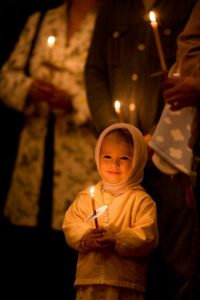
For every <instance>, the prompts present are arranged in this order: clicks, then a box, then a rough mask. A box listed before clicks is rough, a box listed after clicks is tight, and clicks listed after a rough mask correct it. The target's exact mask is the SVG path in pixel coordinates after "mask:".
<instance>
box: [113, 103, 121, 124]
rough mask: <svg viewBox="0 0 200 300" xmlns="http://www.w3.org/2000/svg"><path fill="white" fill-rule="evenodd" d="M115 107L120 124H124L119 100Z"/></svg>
mask: <svg viewBox="0 0 200 300" xmlns="http://www.w3.org/2000/svg"><path fill="white" fill-rule="evenodd" d="M114 107H115V112H116V114H117V115H118V117H119V120H120V122H123V119H122V115H121V103H120V101H119V100H116V101H115V103H114Z"/></svg>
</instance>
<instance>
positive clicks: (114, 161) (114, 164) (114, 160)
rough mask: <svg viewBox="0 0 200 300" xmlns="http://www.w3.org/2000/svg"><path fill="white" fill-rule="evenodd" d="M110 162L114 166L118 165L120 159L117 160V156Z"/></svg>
mask: <svg viewBox="0 0 200 300" xmlns="http://www.w3.org/2000/svg"><path fill="white" fill-rule="evenodd" d="M112 164H113V166H115V167H119V165H120V160H119V158H114V159H113V160H112Z"/></svg>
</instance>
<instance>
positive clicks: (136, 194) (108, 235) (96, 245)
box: [63, 123, 158, 300]
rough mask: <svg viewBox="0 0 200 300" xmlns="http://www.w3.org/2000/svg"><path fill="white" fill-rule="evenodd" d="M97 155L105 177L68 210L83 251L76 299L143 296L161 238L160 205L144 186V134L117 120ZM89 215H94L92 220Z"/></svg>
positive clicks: (72, 237) (74, 241) (68, 228)
mask: <svg viewBox="0 0 200 300" xmlns="http://www.w3.org/2000/svg"><path fill="white" fill-rule="evenodd" d="M95 160H96V165H97V169H98V172H99V175H100V177H101V179H102V181H100V182H99V183H98V184H96V185H95V186H94V189H95V191H94V195H93V198H94V201H95V209H96V212H97V215H98V212H99V211H100V210H98V209H99V208H100V207H102V206H105V205H107V209H106V211H105V212H104V213H102V214H100V215H98V218H97V221H98V222H96V227H97V228H95V220H94V218H92V219H90V218H87V217H88V216H90V215H91V214H92V213H93V206H92V199H91V195H90V192H91V189H90V188H87V189H85V190H84V191H82V192H80V193H79V194H78V196H77V198H76V199H75V201H74V202H73V203H72V204H71V206H70V207H69V208H68V210H67V211H66V214H65V218H64V222H63V231H64V234H65V237H66V241H67V243H68V244H69V245H70V246H71V247H72V248H74V249H76V250H77V251H78V252H79V258H78V262H77V270H76V280H75V287H76V289H77V296H76V299H77V300H81V299H82V300H86V299H87V300H100V299H101V300H103V299H105V300H124V299H131V300H136V299H137V300H143V299H144V298H143V295H144V292H145V284H146V274H147V268H148V258H149V255H150V253H151V252H152V251H153V249H154V248H155V247H156V245H157V243H158V230H157V218H156V205H155V203H154V201H153V200H152V199H151V197H150V196H149V195H148V194H147V193H146V192H145V191H144V189H143V188H142V187H141V186H140V182H141V180H142V178H143V169H144V166H145V164H146V160H147V149H146V145H145V142H144V138H143V135H142V134H141V132H140V131H139V130H138V129H137V128H136V127H134V126H132V125H130V124H126V123H119V124H114V125H111V126H109V127H108V128H106V129H105V130H104V131H103V132H102V133H101V135H100V137H99V139H98V141H97V145H96V149H95ZM88 219H89V220H88Z"/></svg>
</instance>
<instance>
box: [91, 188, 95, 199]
mask: <svg viewBox="0 0 200 300" xmlns="http://www.w3.org/2000/svg"><path fill="white" fill-rule="evenodd" d="M94 192H95V188H94V186H92V187H91V188H90V195H91V197H94Z"/></svg>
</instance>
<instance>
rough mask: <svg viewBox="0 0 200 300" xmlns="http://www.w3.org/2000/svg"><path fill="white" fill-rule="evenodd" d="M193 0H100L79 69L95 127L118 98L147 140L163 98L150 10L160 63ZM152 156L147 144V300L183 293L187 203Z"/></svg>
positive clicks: (110, 117)
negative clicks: (152, 226)
mask: <svg viewBox="0 0 200 300" xmlns="http://www.w3.org/2000/svg"><path fill="white" fill-rule="evenodd" d="M194 3H195V1H189V2H188V1H173V0H170V1H168V0H161V1H133V0H110V1H105V2H104V5H103V7H102V9H101V10H100V12H99V15H98V18H97V23H96V26H95V30H94V35H93V39H92V42H91V47H90V51H89V55H88V59H87V63H86V69H85V76H86V88H87V94H88V100H89V105H90V109H91V113H92V116H93V122H94V124H95V126H96V128H97V130H98V132H101V131H102V129H104V128H105V127H106V126H108V125H109V124H112V123H115V122H118V114H117V113H116V112H115V110H114V105H113V104H114V101H115V100H119V101H120V103H121V111H120V113H121V116H120V117H123V120H124V121H126V122H130V123H132V124H134V125H135V126H136V127H138V128H139V129H140V130H141V131H142V133H143V134H144V136H145V141H146V142H148V141H149V139H150V138H151V135H152V133H153V132H154V130H155V128H156V125H157V123H158V121H159V119H160V116H161V112H162V110H163V107H164V104H165V103H164V99H163V96H162V82H163V78H164V77H163V76H161V73H162V71H161V67H160V61H159V57H158V53H157V50H156V45H155V39H154V34H153V30H152V28H151V26H150V21H149V11H150V10H154V11H155V12H156V14H157V19H158V24H159V33H160V38H161V43H162V46H163V49H164V55H165V59H166V64H167V68H170V67H171V66H172V64H173V63H174V61H175V56H176V42H177V37H178V35H179V33H180V32H181V31H182V30H183V28H184V26H185V24H186V22H187V20H188V18H189V16H190V13H191V11H192V8H193V6H194ZM102 45H103V46H102ZM130 105H131V106H130ZM132 107H133V108H134V109H133V110H131V109H130V108H132ZM149 150H150V149H149ZM151 155H152V152H151V150H150V151H149V161H148V163H147V166H146V168H145V172H144V173H145V174H144V180H143V186H144V187H145V189H146V190H147V192H148V193H149V194H150V195H151V196H152V198H153V199H154V200H155V201H156V203H157V208H158V226H159V233H160V242H159V246H158V248H157V250H156V251H155V252H154V254H153V256H152V266H151V267H150V274H149V279H148V288H147V293H146V299H154V300H155V299H156V300H157V299H159V300H160V299H162V300H165V299H170V300H183V299H188V293H189V288H188V286H189V272H190V255H191V246H190V245H191V242H192V235H193V229H194V226H193V225H194V224H193V223H194V210H193V209H191V208H190V207H189V206H188V205H187V202H186V193H185V186H184V176H183V174H182V173H181V172H178V173H177V174H168V173H167V174H166V173H164V172H163V171H161V170H159V169H158V168H157V167H156V166H155V165H154V163H153V162H152V160H151ZM186 220H187V221H186Z"/></svg>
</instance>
